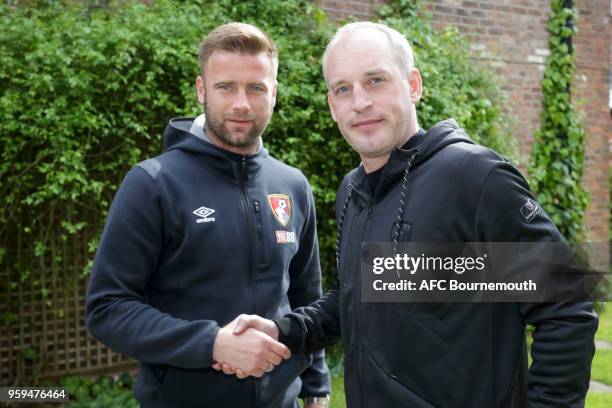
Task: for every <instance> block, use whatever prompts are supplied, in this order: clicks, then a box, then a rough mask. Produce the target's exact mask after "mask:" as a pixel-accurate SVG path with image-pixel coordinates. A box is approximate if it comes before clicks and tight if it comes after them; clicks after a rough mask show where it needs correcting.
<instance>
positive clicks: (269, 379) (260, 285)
mask: <svg viewBox="0 0 612 408" xmlns="http://www.w3.org/2000/svg"><path fill="white" fill-rule="evenodd" d="M191 123H192V119H173V120H172V121H171V122H170V124H169V125H168V128H167V129H166V134H165V140H164V142H165V148H166V152H165V153H163V154H162V155H160V156H157V157H155V158H153V159H150V160H147V161H144V162H142V163H140V164H138V165H136V166H135V167H134V168H133V169H132V170H131V171H130V172H129V173H128V174H127V176H126V177H125V179H124V180H123V182H122V183H121V186H120V188H119V190H118V191H117V195H116V197H115V199H114V200H113V204H112V206H111V209H110V212H109V215H108V220H107V223H106V226H105V229H104V233H103V235H102V239H101V242H100V245H99V248H98V252H97V254H96V258H95V262H94V267H93V272H92V276H91V281H90V284H89V288H88V294H87V327H88V329H89V330H90V332H91V333H92V334H93V335H94V336H95V337H96V338H97V339H98V340H100V341H102V342H103V343H105V344H107V345H108V346H110V347H111V348H112V349H113V350H115V351H118V352H120V353H122V354H125V355H128V356H131V357H133V358H135V359H137V360H139V361H140V363H141V368H140V374H139V377H138V382H137V384H136V386H135V390H134V391H135V394H136V397H137V399H138V400H139V402H140V403H141V405H142V406H143V407H145V408H146V407H168V408H181V407H219V408H221V407H223V408H226V407H262V408H263V407H265V408H273V407H274V408H289V407H291V408H294V407H296V406H297V402H296V399H297V397H298V395H301V396H320V395H325V394H328V393H329V390H330V386H329V373H328V370H327V366H326V365H325V357H324V354H323V353H320V352H317V353H315V354H314V355H310V354H297V353H296V354H295V355H294V356H293V357H292V358H291V359H289V360H286V361H285V362H283V363H282V364H281V365H280V366H279V367H277V368H276V369H275V370H273V371H272V372H271V373H269V374H266V375H264V376H263V377H262V378H259V379H254V378H248V379H245V380H238V379H237V378H236V377H234V376H228V375H225V374H223V373H222V372H217V371H215V370H214V369H212V368H211V365H212V363H213V361H212V350H213V345H214V341H215V338H216V335H217V332H218V330H219V328H220V327H222V326H224V325H226V324H227V323H229V322H230V321H232V320H233V319H234V318H235V317H236V316H237V315H239V314H241V313H248V314H259V315H261V316H266V317H268V318H277V317H280V316H283V315H284V314H286V313H288V312H290V311H291V309H292V308H295V307H298V306H304V305H307V304H309V303H310V302H312V301H314V300H316V299H318V298H319V297H320V296H321V270H320V265H319V255H318V243H317V234H316V221H315V209H314V201H313V197H312V192H311V189H310V186H309V185H308V182H307V181H306V178H305V177H304V176H303V175H302V173H301V172H300V171H299V170H297V169H295V168H292V167H289V166H287V165H285V164H283V163H281V162H279V161H278V160H276V159H274V158H272V157H270V156H269V155H268V151H267V150H266V149H260V151H259V152H258V153H256V154H255V155H251V156H241V155H237V154H233V153H230V152H228V151H226V150H223V149H220V148H218V147H216V146H215V145H213V144H211V143H207V142H205V141H204V140H201V139H199V138H197V137H195V136H194V135H192V134H190V133H189V132H188V129H189V128H190V126H191ZM280 195H284V196H286V198H285V199H284V201H283V202H284V204H283V206H284V207H283V209H282V210H281V209H279V208H278V207H279V204H278V203H279V201H277V199H278V197H282V196H280ZM275 210H276V211H278V212H280V213H284V214H286V215H288V217H287V216H285V217H279V216H278V212H277V213H276V214H275Z"/></svg>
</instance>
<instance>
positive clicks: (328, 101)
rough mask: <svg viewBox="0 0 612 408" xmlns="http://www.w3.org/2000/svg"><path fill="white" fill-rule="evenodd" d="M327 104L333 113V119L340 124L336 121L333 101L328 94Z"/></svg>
mask: <svg viewBox="0 0 612 408" xmlns="http://www.w3.org/2000/svg"><path fill="white" fill-rule="evenodd" d="M327 104H328V105H329V112H330V113H331V117H332V119H333V120H334V122H338V121H337V120H336V111H335V110H334V104H333V103H332V101H331V94H330V93H329V92H327Z"/></svg>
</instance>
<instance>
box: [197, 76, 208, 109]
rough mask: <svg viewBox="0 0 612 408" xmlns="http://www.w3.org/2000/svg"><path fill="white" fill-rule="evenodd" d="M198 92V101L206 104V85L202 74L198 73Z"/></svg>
mask: <svg viewBox="0 0 612 408" xmlns="http://www.w3.org/2000/svg"><path fill="white" fill-rule="evenodd" d="M195 87H196V93H197V94H198V102H200V105H204V101H205V100H206V87H204V78H203V77H202V75H198V76H197V77H196V80H195Z"/></svg>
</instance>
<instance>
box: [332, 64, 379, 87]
mask: <svg viewBox="0 0 612 408" xmlns="http://www.w3.org/2000/svg"><path fill="white" fill-rule="evenodd" d="M388 74H389V71H387V70H386V69H384V68H374V69H372V70H370V71H366V72H365V73H364V74H363V76H365V77H369V76H373V75H388ZM343 82H346V80H344V79H338V80H336V81H333V82H331V83H330V85H329V88H330V89H334V88H335V87H337V86H338V85H340V84H341V83H343Z"/></svg>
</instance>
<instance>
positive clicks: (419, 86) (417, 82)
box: [408, 68, 423, 103]
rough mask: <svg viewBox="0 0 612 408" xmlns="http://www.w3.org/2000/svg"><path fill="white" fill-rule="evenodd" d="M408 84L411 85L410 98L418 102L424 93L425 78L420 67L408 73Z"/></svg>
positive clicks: (413, 101)
mask: <svg viewBox="0 0 612 408" xmlns="http://www.w3.org/2000/svg"><path fill="white" fill-rule="evenodd" d="M408 85H410V100H411V101H412V103H417V102H418V101H419V100H421V96H422V95H423V80H422V79H421V73H420V72H419V70H418V69H416V68H413V69H412V71H411V72H410V74H408Z"/></svg>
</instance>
